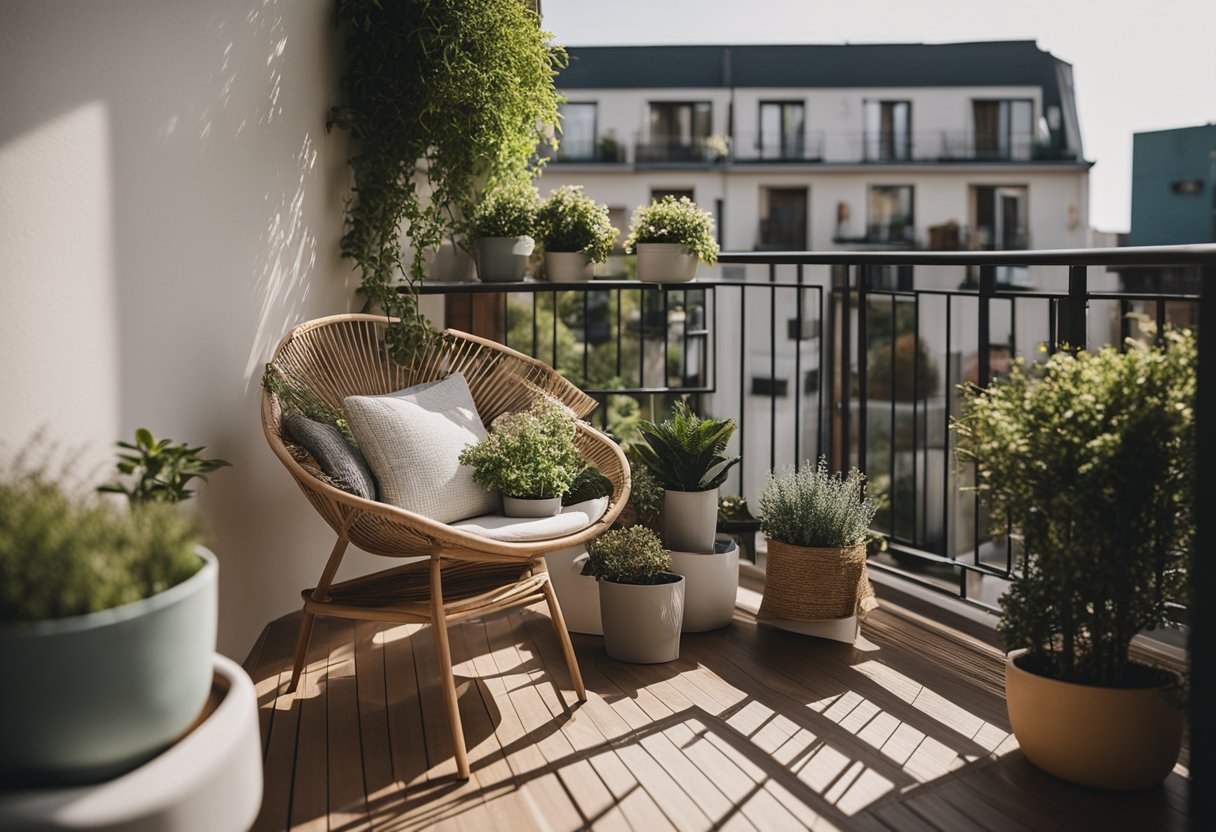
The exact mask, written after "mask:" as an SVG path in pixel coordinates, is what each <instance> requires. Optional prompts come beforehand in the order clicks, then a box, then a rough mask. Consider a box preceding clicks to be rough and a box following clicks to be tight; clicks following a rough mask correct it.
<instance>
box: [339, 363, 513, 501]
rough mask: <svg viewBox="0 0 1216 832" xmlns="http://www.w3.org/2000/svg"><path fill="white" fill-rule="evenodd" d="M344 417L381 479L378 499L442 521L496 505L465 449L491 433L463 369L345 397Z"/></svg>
mask: <svg viewBox="0 0 1216 832" xmlns="http://www.w3.org/2000/svg"><path fill="white" fill-rule="evenodd" d="M344 404H345V405H346V417H347V421H349V422H350V429H351V432H352V433H354V435H355V439H356V440H357V441H358V443H359V449H360V450H361V451H362V452H363V456H364V458H365V459H366V460H367V464H368V465H369V466H370V467H371V469H372V473H373V474H375V475H376V481H377V482H378V483H379V485H380V500H381V502H385V503H388V504H389V505H394V506H397V507H398V508H403V509H405V510H406V511H412V512H414V513H415V514H421V515H422V516H423V517H428V518H430V519H432V520H435V521H437V522H440V523H450V522H452V521H453V520H463V519H465V518H466V517H475V516H477V515H480V514H486V513H488V512H491V511H495V510H497V509H498V506H499V499H498V494H496V493H495V492H493V491H487V490H486V489H484V488H482V487H481V486H480V485H478V484H477V483H476V482H474V481H473V469H472V468H471V467H470V466H468V465H461V464H460V459H459V457H460V452H461V451H463V450H464V449H465V447H466V446H468V445H475V444H476V443H478V442H480V441H481V440H482V439H485V437H486V429H485V426H484V425H482V423H481V417H480V416H478V415H477V406H476V405H475V404H474V403H473V395H472V394H471V393H470V392H469V385H468V383H467V382H466V381H465V378H464V376H463V375H461V374H460V373H452V374H451V375H450V376H448V377H447V378H445V379H443V380H441V381H433V382H428V383H426V384H419V385H417V386H414V387H409V388H407V389H405V390H399V391H397V392H396V393H389V394H387V395H384V396H347V397H346V399H345V400H344Z"/></svg>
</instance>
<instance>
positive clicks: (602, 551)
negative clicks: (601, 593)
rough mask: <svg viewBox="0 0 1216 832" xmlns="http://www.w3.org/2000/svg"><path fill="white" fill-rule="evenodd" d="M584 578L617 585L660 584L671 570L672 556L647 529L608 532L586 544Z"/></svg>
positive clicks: (636, 528)
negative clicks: (587, 577)
mask: <svg viewBox="0 0 1216 832" xmlns="http://www.w3.org/2000/svg"><path fill="white" fill-rule="evenodd" d="M587 555H588V558H587V562H586V563H585V564H583V574H584V575H592V576H594V577H595V578H596V579H597V580H601V581H612V582H613V583H617V584H654V583H661V582H662V578H661V575H662V574H663V573H664V572H666V571H667V570H668V569H670V568H671V552H668V551H667V550H666V549H664V548H663V543H662V541H660V540H659V536H658V535H657V534H655V533H654V532H652V531H651V530H650V529H648V528H646V527H645V526H632V527H630V528H628V529H609V530H608V531H606V532H604V533H603V534H602V535H600V536H599V537H597V538H596V539H595V540H592V541H591V542H590V543H588V544H587Z"/></svg>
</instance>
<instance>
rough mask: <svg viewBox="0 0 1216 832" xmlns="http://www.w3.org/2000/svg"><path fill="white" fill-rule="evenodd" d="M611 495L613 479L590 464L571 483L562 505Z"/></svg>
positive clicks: (570, 504)
mask: <svg viewBox="0 0 1216 832" xmlns="http://www.w3.org/2000/svg"><path fill="white" fill-rule="evenodd" d="M611 496H612V480H610V479H608V478H607V477H605V476H604V475H603V473H601V471H600V469H599V468H596V467H595V466H594V465H588V466H587V467H586V468H584V469H583V470H582V471H579V472H578V476H576V477H575V478H574V482H572V483H571V484H570V490H569V491H567V492H566V496H564V497H562V505H563V506H572V505H574V504H575V503H582V502H586V501H587V500H596V499H599V498H600V497H611Z"/></svg>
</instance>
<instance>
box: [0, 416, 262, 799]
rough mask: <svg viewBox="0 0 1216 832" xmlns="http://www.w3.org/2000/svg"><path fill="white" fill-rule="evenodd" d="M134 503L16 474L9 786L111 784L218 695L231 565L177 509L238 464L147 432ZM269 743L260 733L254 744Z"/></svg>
mask: <svg viewBox="0 0 1216 832" xmlns="http://www.w3.org/2000/svg"><path fill="white" fill-rule="evenodd" d="M120 445H121V447H123V448H124V449H125V450H126V451H127V452H128V453H123V454H120V462H119V465H118V468H119V471H120V473H122V474H123V475H135V481H134V483H133V484H131V485H124V484H112V485H107V486H103V487H102V488H101V489H99V490H101V491H112V492H119V493H123V494H126V495H127V497H128V502H129V504H128V505H127V506H122V505H119V504H116V503H115V502H114V501H113V500H111V499H106V498H100V497H96V496H93V495H90V494H88V493H87V492H82V491H79V490H78V489H77V488H75V487H73V486H72V485H69V484H67V483H66V482H64V481H63V480H62V476H60V478H56V477H55V476H53V475H52V474H51V473H50V472H49V468H48V466H47V464H46V463H45V462H44V463H43V464H42V465H41V466H30V465H28V464H27V462H26V460H25V459H24V456H25V455H24V454H23V455H22V458H21V459H19V460H18V461H17V462H16V463H15V464H14V466H12V468H11V469H10V470H9V471H7V472H6V473H5V474H4V475H3V477H2V478H0V667H3V668H4V679H5V681H4V684H3V685H0V736H2V737H3V738H4V739H3V741H2V742H0V782H6V783H14V782H15V783H19V784H23V785H33V786H63V785H70V784H82V783H95V782H99V781H101V780H106V779H110V778H112V777H115V776H117V775H120V774H123V773H124V772H127V771H129V770H131V769H133V768H135V767H136V766H138V765H140V764H142V763H144V762H146V761H147V760H149V759H151V758H152V757H154V756H156V755H157V754H158V753H160V752H161V751H163V750H164V749H165V748H167V747H168V746H169V745H171V744H172V743H174V742H175V741H177V740H178V739H179V738H180V737H181V736H182V735H183V734H184V733H185V732H186V730H187V729H188V728H189V727H190V725H191V723H192V722H194V721H195V719H196V718H197V717H198V716H199V713H200V711H201V710H202V708H203V706H204V704H205V703H206V701H207V698H208V694H209V692H210V690H211V685H212V677H213V672H214V671H213V664H214V660H213V656H214V653H215V637H216V586H217V574H218V571H219V566H218V563H217V562H216V559H215V556H214V555H212V554H211V553H210V552H208V551H207V550H206V549H204V548H202V546H201V545H200V535H199V529H198V525H197V521H196V520H195V519H194V518H193V516H192V515H191V514H189V513H187V512H183V511H180V510H179V507H178V506H176V505H173V503H176V502H178V501H181V500H183V499H185V498H187V497H189V496H190V495H191V493H192V492H191V491H190V490H189V489H188V488H187V487H186V486H187V484H188V483H189V482H190V480H192V479H194V478H199V479H204V480H205V479H206V475H207V474H208V473H210V472H211V471H213V470H215V469H217V468H219V467H222V466H225V465H227V464H228V463H227V462H224V461H223V460H219V459H203V458H202V457H200V456H199V452H200V451H202V450H203V449H202V448H190V447H188V446H186V445H184V444H183V445H174V444H173V443H172V442H171V441H170V440H160V441H157V440H155V439H153V437H152V435H151V433H149V432H148V431H146V430H143V429H141V430H139V431H137V432H136V441H135V443H134V444H130V443H120ZM250 742H251V744H252V747H254V748H256V746H257V741H256V737H253V738H250Z"/></svg>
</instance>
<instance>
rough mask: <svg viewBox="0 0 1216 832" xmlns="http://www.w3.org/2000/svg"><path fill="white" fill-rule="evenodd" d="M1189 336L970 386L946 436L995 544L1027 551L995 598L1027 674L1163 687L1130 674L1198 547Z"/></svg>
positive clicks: (1136, 670)
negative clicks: (968, 470)
mask: <svg viewBox="0 0 1216 832" xmlns="http://www.w3.org/2000/svg"><path fill="white" fill-rule="evenodd" d="M1195 343H1196V342H1195V336H1194V335H1193V334H1191V333H1190V332H1185V331H1174V330H1167V331H1166V332H1164V333H1163V346H1162V347H1160V348H1157V347H1152V346H1148V345H1145V344H1141V343H1136V342H1132V341H1129V342H1128V344H1127V349H1126V351H1124V352H1120V351H1119V350H1117V349H1115V348H1114V347H1105V348H1103V349H1102V350H1100V351H1099V352H1097V353H1093V354H1091V353H1086V352H1080V353H1077V354H1076V355H1074V354H1072V353H1068V352H1060V353H1057V354H1056V355H1054V356H1052V357H1051V358H1050V359H1049V360H1048V361H1046V362H1045V363H1044V364H1042V365H1041V366H1038V367H1035V368H1028V367H1027V366H1026V365H1025V363H1024V362H1022V361H1018V362H1015V364H1014V367H1013V370H1012V372H1011V373H1010V375H1009V377H1008V379H1007V380H1006V381H1005V382H1003V383H1000V384H996V385H993V386H991V387H989V388H987V389H986V390H981V389H979V388H973V389H972V393H974V396H973V397H972V398H971V399H970V401H969V402H967V403H966V405H965V408H964V415H963V417H962V418H961V419H960V420H958V421H956V422H955V423H954V425H953V427H954V430H955V431H956V433H957V434H958V448H959V456H960V459H962V460H966V461H973V462H975V463H976V464H977V466H978V470H979V478H978V486H977V488H978V490H979V492H980V494H981V496H982V498H983V500H984V502H985V504H986V505H987V506H988V507H989V509H990V518H991V525H992V529H993V531H994V532H997V533H1002V534H1003V533H1004V531H1005V529H1006V524H1010V525H1011V526H1012V528H1013V533H1014V535H1015V538H1016V539H1018V540H1020V541H1021V543H1022V547H1023V550H1024V562H1023V564H1022V567H1021V568H1020V569H1018V570H1015V574H1014V576H1013V579H1012V583H1011V585H1010V588H1009V591H1008V592H1007V593H1006V594H1005V595H1004V597H1003V598H1002V599H1001V604H1002V607H1003V611H1004V615H1003V616H1002V618H1001V621H1000V625H999V631H1000V634H1001V636H1002V638H1003V639H1004V642H1005V645H1006V647H1007V648H1009V649H1016V648H1021V647H1025V648H1029V650H1030V652H1031V655H1030V656H1029V657H1028V658H1029V661H1030V664H1029V665H1027V666H1026V669H1027V670H1032V671H1034V672H1037V673H1041V674H1043V675H1047V676H1051V677H1053V678H1056V679H1062V680H1064V681H1069V682H1076V683H1080V684H1089V685H1101V686H1106V687H1134V686H1137V685H1139V684H1141V683H1142V680H1145V679H1148V680H1149V683H1152V680H1157V681H1158V682H1159V679H1158V677H1157V675H1156V674H1153V673H1151V672H1148V673H1147V676H1146V670H1145V669H1144V668H1142V667H1140V666H1139V665H1135V664H1133V663H1132V662H1131V660H1130V659H1129V656H1128V648H1129V645H1130V644H1131V640H1132V638H1133V637H1134V636H1135V635H1136V634H1138V633H1139V632H1140V631H1142V630H1145V629H1152V628H1155V627H1158V626H1162V625H1166V624H1169V623H1170V622H1171V616H1170V611H1169V607H1168V605H1169V604H1170V602H1179V603H1184V604H1185V603H1186V602H1187V601H1188V598H1187V594H1188V556H1189V554H1190V552H1191V549H1192V547H1193V544H1194V535H1195V528H1194V500H1195V495H1194V491H1195V477H1196V471H1195V390H1196V375H1195V368H1196V364H1197V356H1196V347H1195Z"/></svg>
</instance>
